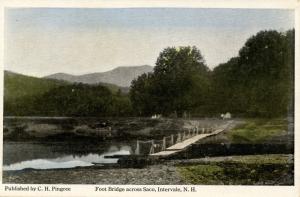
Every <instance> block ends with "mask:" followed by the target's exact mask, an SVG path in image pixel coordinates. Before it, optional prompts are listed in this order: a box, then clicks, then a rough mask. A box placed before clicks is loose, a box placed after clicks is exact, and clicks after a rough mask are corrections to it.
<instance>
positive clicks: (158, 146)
mask: <svg viewBox="0 0 300 197" xmlns="http://www.w3.org/2000/svg"><path fill="white" fill-rule="evenodd" d="M211 132H213V128H212V127H208V128H205V127H203V128H199V127H197V126H196V127H193V128H191V129H188V130H183V131H181V132H178V133H177V134H171V135H169V136H164V137H163V139H162V140H146V141H142V140H137V143H136V150H135V154H141V145H142V144H144V145H148V147H150V148H149V154H153V153H156V152H160V151H164V150H166V149H167V148H169V147H171V146H173V145H174V144H177V143H180V142H182V141H184V140H187V139H189V138H192V137H194V136H196V135H200V134H206V133H211Z"/></svg>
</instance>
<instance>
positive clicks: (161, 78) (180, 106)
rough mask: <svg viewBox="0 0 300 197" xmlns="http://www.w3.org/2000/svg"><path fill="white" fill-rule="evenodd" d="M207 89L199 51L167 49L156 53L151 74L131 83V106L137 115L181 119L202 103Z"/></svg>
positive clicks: (194, 49) (204, 70)
mask: <svg viewBox="0 0 300 197" xmlns="http://www.w3.org/2000/svg"><path fill="white" fill-rule="evenodd" d="M208 88H209V69H208V67H207V66H206V65H205V61H204V58H203V56H202V55H201V53H200V51H199V50H198V49H197V48H196V47H189V46H188V47H179V48H175V47H168V48H166V49H164V50H163V51H162V52H161V53H160V54H159V57H158V58H157V61H156V66H155V68H154V72H153V73H150V74H144V75H142V76H140V77H139V78H138V79H137V80H134V81H133V82H132V85H131V91H130V94H131V99H132V103H133V107H134V108H135V109H136V110H138V111H139V112H140V113H141V114H144V115H148V114H151V113H152V114H153V113H160V114H164V115H170V114H172V113H176V114H178V115H179V116H181V115H182V114H183V112H184V111H193V110H194V109H196V108H197V107H199V106H201V105H204V104H205V102H206V100H207V94H208ZM195 107H196V108H195ZM197 109H199V108H197Z"/></svg>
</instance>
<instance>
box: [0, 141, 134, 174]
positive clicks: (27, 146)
mask: <svg viewBox="0 0 300 197" xmlns="http://www.w3.org/2000/svg"><path fill="white" fill-rule="evenodd" d="M134 149H135V142H134V141H127V142H120V141H108V142H101V143H100V142H99V143H84V142H76V143H66V142H49V143H45V142H43V143H39V142H4V144H3V170H4V171H10V170H23V169H28V168H33V169H60V168H74V167H79V166H92V165H94V164H95V163H97V164H98V165H99V164H100V165H101V164H107V163H116V162H117V159H112V158H104V156H108V155H129V154H133V153H134Z"/></svg>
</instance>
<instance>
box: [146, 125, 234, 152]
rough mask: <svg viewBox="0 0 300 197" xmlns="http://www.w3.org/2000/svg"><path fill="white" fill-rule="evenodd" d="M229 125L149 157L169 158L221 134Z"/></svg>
mask: <svg viewBox="0 0 300 197" xmlns="http://www.w3.org/2000/svg"><path fill="white" fill-rule="evenodd" d="M231 123H232V121H230V122H229V123H227V124H226V125H224V126H223V127H221V128H220V129H217V130H215V131H213V132H212V133H206V134H199V135H196V136H194V137H191V138H189V139H186V140H184V141H182V142H179V143H177V144H174V145H173V146H170V147H169V148H167V149H166V150H164V151H161V152H157V153H153V154H151V155H150V156H170V155H173V154H175V153H178V152H181V151H183V150H185V149H186V148H187V147H189V146H191V145H192V144H194V143H195V142H197V141H199V140H201V139H203V138H206V137H208V136H212V135H217V134H219V133H221V132H223V131H224V130H225V129H226V128H227V127H228V126H229V125H230V124H231Z"/></svg>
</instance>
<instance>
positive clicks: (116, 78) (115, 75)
mask: <svg viewBox="0 0 300 197" xmlns="http://www.w3.org/2000/svg"><path fill="white" fill-rule="evenodd" d="M151 71H153V67H152V66H148V65H144V66H128V67H118V68H115V69H113V70H111V71H107V72H99V73H90V74H85V75H70V74H66V73H56V74H52V75H48V76H45V77H44V78H47V79H58V80H64V81H69V82H81V83H86V84H97V83H108V84H115V85H117V86H120V87H130V84H131V81H132V80H133V79H135V78H137V77H138V76H139V75H141V74H143V73H148V72H151Z"/></svg>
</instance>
